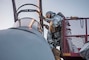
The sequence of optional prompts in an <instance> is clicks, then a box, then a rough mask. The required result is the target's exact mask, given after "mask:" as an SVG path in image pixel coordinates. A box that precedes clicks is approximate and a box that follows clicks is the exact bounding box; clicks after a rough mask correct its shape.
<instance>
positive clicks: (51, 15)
mask: <svg viewBox="0 0 89 60" xmlns="http://www.w3.org/2000/svg"><path fill="white" fill-rule="evenodd" d="M54 16H55V13H54V12H52V11H48V12H47V13H46V18H52V17H54Z"/></svg>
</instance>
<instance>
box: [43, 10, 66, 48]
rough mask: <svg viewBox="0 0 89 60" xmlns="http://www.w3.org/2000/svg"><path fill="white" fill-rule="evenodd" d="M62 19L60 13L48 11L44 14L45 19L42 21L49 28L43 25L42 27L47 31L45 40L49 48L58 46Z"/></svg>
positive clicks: (62, 16)
mask: <svg viewBox="0 0 89 60" xmlns="http://www.w3.org/2000/svg"><path fill="white" fill-rule="evenodd" d="M63 18H64V15H63V14H62V13H61V12H59V13H57V14H56V13H54V12H52V11H48V12H47V13H46V18H45V19H44V20H45V21H46V22H48V23H49V27H48V26H47V25H45V24H44V26H45V27H46V28H47V29H48V33H47V40H48V43H49V45H50V46H51V48H56V46H60V39H61V27H62V20H63Z"/></svg>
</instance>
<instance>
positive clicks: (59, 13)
mask: <svg viewBox="0 0 89 60" xmlns="http://www.w3.org/2000/svg"><path fill="white" fill-rule="evenodd" d="M57 15H59V16H61V17H65V16H64V15H63V14H62V13H61V12H58V13H57Z"/></svg>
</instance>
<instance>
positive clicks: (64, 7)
mask: <svg viewBox="0 0 89 60" xmlns="http://www.w3.org/2000/svg"><path fill="white" fill-rule="evenodd" d="M15 2H16V7H17V8H18V7H19V6H20V5H22V4H24V3H33V4H36V5H38V0H15ZM88 4H89V0H42V7H43V8H42V9H43V15H44V16H45V14H46V12H47V11H53V12H55V13H58V12H62V13H63V14H64V16H65V17H70V16H78V17H89V13H88V12H89V8H88V6H89V5H88ZM30 8H34V7H30ZM26 15H28V13H26V14H25V16H26ZM22 16H23V14H20V16H19V17H22ZM28 16H31V17H33V18H35V19H37V20H38V15H37V14H36V13H34V14H33V13H31V14H30V15H28ZM13 25H14V16H13V7H12V0H0V30H3V29H7V28H10V27H13Z"/></svg>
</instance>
